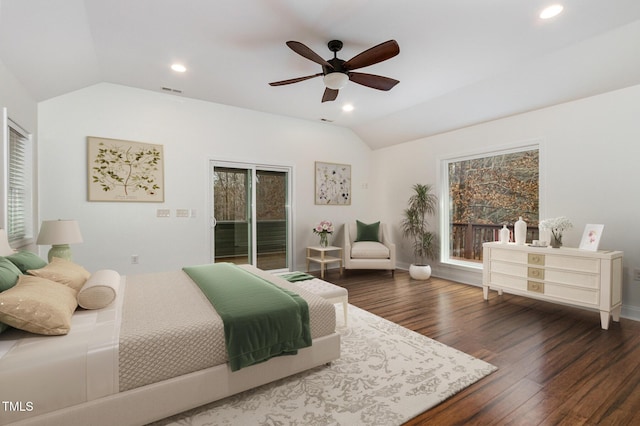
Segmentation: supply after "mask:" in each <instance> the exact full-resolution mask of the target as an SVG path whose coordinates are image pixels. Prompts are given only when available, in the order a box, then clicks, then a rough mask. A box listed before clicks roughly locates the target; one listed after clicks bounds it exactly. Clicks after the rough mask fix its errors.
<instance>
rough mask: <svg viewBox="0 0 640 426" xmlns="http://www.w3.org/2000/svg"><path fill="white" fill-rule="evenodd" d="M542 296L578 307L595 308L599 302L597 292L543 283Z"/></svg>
mask: <svg viewBox="0 0 640 426" xmlns="http://www.w3.org/2000/svg"><path fill="white" fill-rule="evenodd" d="M544 294H545V295H547V296H549V297H552V298H554V299H556V300H563V301H565V302H568V303H575V304H580V305H591V306H597V305H598V303H599V302H600V300H599V292H598V291H597V290H590V289H585V288H578V287H569V286H563V285H555V284H550V283H548V282H547V283H545V286H544Z"/></svg>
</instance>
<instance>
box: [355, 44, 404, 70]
mask: <svg viewBox="0 0 640 426" xmlns="http://www.w3.org/2000/svg"><path fill="white" fill-rule="evenodd" d="M398 53H400V46H398V43H397V42H396V41H395V40H389V41H385V42H384V43H380V44H379V45H377V46H373V47H372V48H371V49H367V50H365V51H364V52H362V53H360V54H358V55H356V56H354V57H353V58H351V59H349V60H348V61H347V62H345V63H344V64H343V66H344V68H345V69H346V70H349V71H351V70H356V69H358V68H364V67H368V66H369V65H373V64H377V63H378V62H382V61H386V60H387V59H390V58H393V57H394V56H396V55H397V54H398Z"/></svg>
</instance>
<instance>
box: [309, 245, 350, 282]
mask: <svg viewBox="0 0 640 426" xmlns="http://www.w3.org/2000/svg"><path fill="white" fill-rule="evenodd" d="M312 252H316V253H312ZM330 252H336V254H337V255H336V256H333V255H328V254H327V253H330ZM311 262H315V263H319V264H320V278H324V270H325V269H326V266H325V265H327V264H328V263H334V262H340V275H342V247H335V246H327V247H320V246H309V247H307V272H309V264H310V263H311Z"/></svg>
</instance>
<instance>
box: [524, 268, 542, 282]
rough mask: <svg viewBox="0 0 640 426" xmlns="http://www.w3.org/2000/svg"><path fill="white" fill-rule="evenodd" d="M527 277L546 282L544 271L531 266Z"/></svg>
mask: <svg viewBox="0 0 640 426" xmlns="http://www.w3.org/2000/svg"><path fill="white" fill-rule="evenodd" d="M527 277H529V278H535V279H537V280H544V269H542V268H532V267H531V266H529V268H527Z"/></svg>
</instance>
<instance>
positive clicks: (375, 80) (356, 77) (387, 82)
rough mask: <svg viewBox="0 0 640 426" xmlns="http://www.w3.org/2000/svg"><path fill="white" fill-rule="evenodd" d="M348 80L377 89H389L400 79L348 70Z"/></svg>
mask: <svg viewBox="0 0 640 426" xmlns="http://www.w3.org/2000/svg"><path fill="white" fill-rule="evenodd" d="M349 80H351V81H353V82H354V83H358V84H362V85H363V86H367V87H371V88H374V89H378V90H391V89H393V86H395V85H396V84H398V83H400V81H398V80H395V79H393V78H389V77H383V76H381V75H375V74H366V73H362V72H350V73H349Z"/></svg>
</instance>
